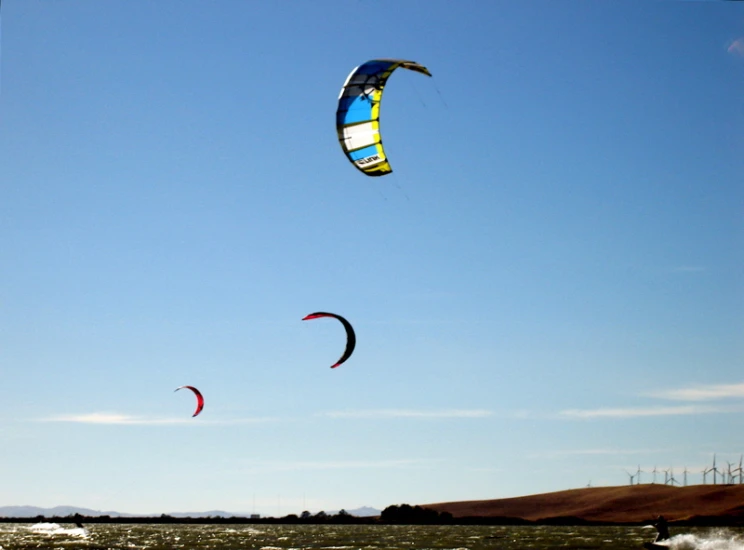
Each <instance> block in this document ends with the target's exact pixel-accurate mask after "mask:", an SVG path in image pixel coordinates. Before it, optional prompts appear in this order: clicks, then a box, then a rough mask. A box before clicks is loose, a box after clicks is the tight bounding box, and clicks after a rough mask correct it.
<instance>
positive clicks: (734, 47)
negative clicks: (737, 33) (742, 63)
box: [726, 36, 744, 57]
mask: <svg viewBox="0 0 744 550" xmlns="http://www.w3.org/2000/svg"><path fill="white" fill-rule="evenodd" d="M726 51H728V53H730V54H732V55H736V56H739V57H744V36H742V37H741V38H737V39H736V40H734V41H733V42H731V44H730V45H729V47H728V49H727V50H726Z"/></svg>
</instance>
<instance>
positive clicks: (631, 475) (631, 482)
mask: <svg viewBox="0 0 744 550" xmlns="http://www.w3.org/2000/svg"><path fill="white" fill-rule="evenodd" d="M623 472H625V473H626V474H628V477H629V478H630V483H629V485H633V478H634V477H635V476H634V475H633V474H631V473H630V472H629V471H628V470H626V469H625V468H623Z"/></svg>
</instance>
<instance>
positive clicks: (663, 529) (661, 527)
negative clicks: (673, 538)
mask: <svg viewBox="0 0 744 550" xmlns="http://www.w3.org/2000/svg"><path fill="white" fill-rule="evenodd" d="M654 527H656V531H657V533H656V538H655V539H654V542H661V541H662V540H667V539H668V538H669V526H668V525H667V520H666V519H665V518H664V516H659V517H658V518H656V523H654Z"/></svg>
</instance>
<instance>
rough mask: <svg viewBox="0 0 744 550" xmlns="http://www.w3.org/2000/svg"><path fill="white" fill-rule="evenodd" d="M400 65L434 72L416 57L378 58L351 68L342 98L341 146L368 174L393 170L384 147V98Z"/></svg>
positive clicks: (339, 110)
mask: <svg viewBox="0 0 744 550" xmlns="http://www.w3.org/2000/svg"><path fill="white" fill-rule="evenodd" d="M398 67H402V68H403V69H409V70H411V71H416V72H419V73H422V74H425V75H427V76H431V73H430V72H429V70H428V69H427V68H426V67H424V66H423V65H419V64H418V63H416V62H414V61H406V60H404V59H374V60H372V61H367V62H366V63H364V64H362V65H360V66H359V67H357V68H356V69H354V70H353V71H351V74H350V75H349V77H348V78H347V79H346V82H344V87H343V88H341V94H340V95H339V98H338V108H337V110H336V131H337V132H338V140H339V142H340V143H341V148H342V149H343V150H344V153H346V156H347V157H348V158H349V160H350V161H351V162H352V164H353V165H354V166H356V167H357V168H358V169H359V170H361V171H362V172H364V173H365V174H367V175H368V176H384V175H385V174H389V173H390V172H392V171H393V169H392V168H391V167H390V164H389V163H388V161H387V155H386V154H385V151H384V150H383V148H382V138H381V137H380V101H381V99H382V89H383V88H384V86H385V82H387V79H388V78H389V77H390V75H391V74H392V72H393V71H394V70H395V69H397V68H398Z"/></svg>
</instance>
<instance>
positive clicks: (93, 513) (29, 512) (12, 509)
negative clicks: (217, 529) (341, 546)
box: [0, 506, 380, 518]
mask: <svg viewBox="0 0 744 550" xmlns="http://www.w3.org/2000/svg"><path fill="white" fill-rule="evenodd" d="M346 511H347V512H348V513H349V514H351V515H352V516H357V517H369V516H379V515H380V510H377V509H376V508H371V507H369V506H362V507H361V508H356V509H355V510H346ZM326 513H327V514H329V515H333V514H336V513H338V512H326ZM75 514H80V515H81V516H89V517H98V516H111V517H112V518H134V517H145V516H147V515H148V514H125V513H121V512H113V511H103V512H102V511H101V510H91V509H90V508H78V507H76V506H55V507H54V508H39V507H38V506H0V517H5V518H35V517H36V516H44V517H59V518H64V517H67V516H74V515H75ZM154 515H159V514H154ZM167 515H169V516H171V517H174V518H189V517H190V518H206V517H212V518H214V517H220V518H231V517H248V516H250V514H248V513H245V512H241V513H237V512H235V513H234V512H225V511H224V510H209V511H206V512H173V513H170V514H167Z"/></svg>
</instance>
